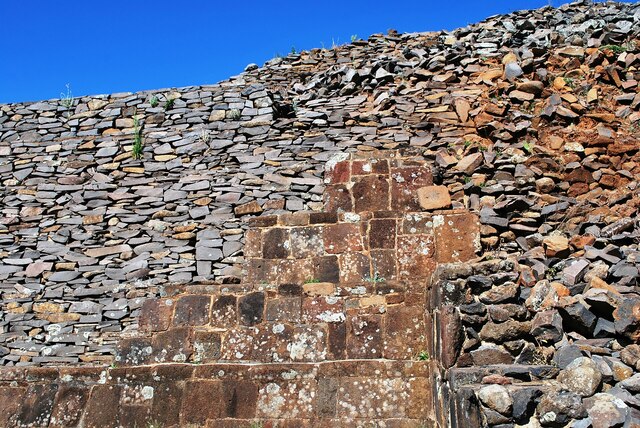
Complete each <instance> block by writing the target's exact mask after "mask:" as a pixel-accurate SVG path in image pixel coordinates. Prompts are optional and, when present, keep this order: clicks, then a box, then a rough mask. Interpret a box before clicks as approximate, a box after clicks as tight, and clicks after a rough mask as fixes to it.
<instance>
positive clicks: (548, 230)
mask: <svg viewBox="0 0 640 428" xmlns="http://www.w3.org/2000/svg"><path fill="white" fill-rule="evenodd" d="M639 29H640V6H638V5H637V4H633V3H631V4H621V3H597V4H588V3H574V4H571V5H566V6H563V7H561V8H559V9H552V8H543V9H540V10H537V11H526V12H516V13H513V14H509V15H505V16H499V17H492V18H489V19H488V20H486V21H484V22H482V23H479V24H476V25H472V26H469V27H466V28H462V29H459V30H455V31H453V32H450V33H445V32H442V33H420V34H404V35H401V34H397V33H395V32H390V33H389V34H387V35H374V36H372V37H371V38H370V39H369V40H367V41H356V42H354V43H352V44H349V45H345V46H339V47H337V48H336V49H332V50H319V49H316V50H312V51H310V52H302V53H299V54H292V55H289V56H288V57H286V58H277V59H274V60H271V61H269V62H268V63H266V64H265V65H264V66H263V67H255V66H249V67H247V70H246V71H245V72H244V73H242V74H241V75H239V76H237V77H234V78H232V79H230V80H228V81H225V82H222V83H220V84H217V85H212V86H203V87H192V88H182V89H178V90H163V91H154V92H145V93H138V94H114V95H110V96H97V97H83V98H79V99H76V100H74V102H73V105H72V106H70V107H68V106H66V105H64V104H63V103H61V102H60V100H49V101H46V102H38V103H21V104H11V105H3V106H0V180H1V182H2V187H0V198H1V200H2V205H1V207H0V305H1V308H2V318H1V319H0V328H1V329H2V330H0V363H2V364H5V365H15V364H44V365H48V364H60V363H73V364H78V363H105V362H109V361H111V359H112V358H113V355H114V352H115V342H116V341H117V339H118V338H119V337H120V336H122V335H123V334H124V335H125V336H126V335H132V334H135V333H136V330H137V317H138V315H139V309H140V307H141V305H142V304H143V302H144V300H145V299H146V298H148V297H152V296H161V295H163V293H164V291H163V290H164V288H165V287H166V286H168V285H169V284H172V283H187V284H194V283H207V282H212V281H213V282H217V283H232V282H238V281H239V278H240V277H241V276H242V271H241V269H242V263H243V260H244V259H243V243H244V232H245V230H246V228H247V222H246V220H247V219H248V218H249V217H251V216H256V215H260V214H272V213H281V212H285V211H287V212H288V211H300V210H311V211H314V210H319V209H321V207H322V194H323V191H324V189H325V183H324V182H323V179H322V171H323V169H324V164H325V163H326V162H327V161H328V160H329V159H331V158H332V157H333V156H334V155H335V154H336V153H340V152H345V151H348V152H354V151H356V150H360V151H367V150H375V149H378V150H391V149H393V150H398V149H400V150H402V151H405V152H407V153H411V154H413V155H417V156H419V157H421V158H422V159H424V160H427V161H429V162H431V164H432V165H433V173H434V174H433V175H434V180H433V181H434V184H435V186H444V187H446V190H447V192H445V195H443V198H444V201H445V202H444V203H446V204H448V199H447V196H448V197H449V198H450V200H451V205H452V207H453V208H468V209H470V210H472V211H475V212H477V213H478V214H479V215H480V219H481V223H482V227H481V234H482V239H481V242H482V245H483V251H484V256H483V259H481V260H480V261H479V262H478V263H477V264H473V265H467V266H447V267H446V269H444V270H443V271H442V272H443V273H442V276H441V277H439V278H436V279H435V280H434V281H437V283H440V284H443V287H444V288H442V289H443V290H445V291H443V293H442V295H441V298H442V304H443V305H445V307H449V308H452V309H451V311H450V312H447V311H449V309H442V313H443V319H446V320H449V321H451V320H452V321H451V322H453V325H458V326H460V330H459V331H462V332H463V334H457V333H456V330H455V329H453V328H451V331H452V332H453V333H450V335H451V337H449V339H448V340H450V343H452V344H454V345H455V346H453V347H451V348H450V349H448V350H447V352H449V353H450V355H445V354H444V353H443V354H442V356H441V359H442V363H443V364H444V366H445V367H444V368H445V369H449V368H450V367H457V368H454V369H451V370H449V374H448V375H447V373H445V372H443V376H445V375H447V376H450V377H449V378H448V380H449V381H450V382H451V383H450V386H451V387H452V388H453V389H454V390H455V389H456V388H458V387H460V391H461V392H460V397H463V396H464V397H467V398H468V399H469V400H471V401H474V400H479V402H480V403H481V404H482V407H481V409H482V412H480V413H477V414H476V416H477V417H478V418H480V419H482V418H484V419H482V421H483V422H480V419H479V422H478V423H485V424H488V425H501V424H502V425H504V426H508V424H513V423H519V424H523V423H526V422H527V421H529V423H530V424H531V426H537V425H536V424H542V425H543V426H564V425H566V424H571V423H575V424H577V425H574V426H588V424H589V423H591V424H593V425H594V426H617V424H618V425H622V424H627V426H633V425H632V422H630V421H634V423H635V420H636V419H640V416H638V409H640V405H639V404H638V402H637V399H636V398H635V397H634V394H635V393H636V392H637V391H638V387H637V385H636V383H637V379H636V378H637V377H638V374H637V373H638V371H639V369H640V365H639V363H638V359H639V358H640V348H639V347H638V345H637V344H636V342H637V341H638V339H639V338H640V316H639V315H638V313H640V309H639V308H640V294H639V293H638V277H639V274H638V269H639V266H638V263H639V262H638V254H639V250H638V241H639V234H640V226H639V225H638V221H637V218H636V217H637V212H638V206H639V202H640V195H639V193H640V192H639V190H638V177H639V176H640V163H639V161H640V155H639V154H638V150H639V148H640V143H639V142H638V137H639V135H640V111H639V109H640V93H639V91H638V88H639V86H638V81H639V80H640V71H639V70H640V40H638V38H639V34H640V30H639ZM169 100H172V101H169ZM135 117H137V118H139V121H140V123H141V125H142V129H141V135H142V137H143V141H144V148H143V149H144V150H143V158H142V159H140V160H135V159H133V158H132V156H131V146H132V143H133V140H134V134H135V132H136V131H135V127H134V118H135ZM438 189H439V190H440V191H442V187H438ZM433 191H435V189H434V190H433ZM445 285H446V286H445ZM445 313H446V314H447V316H446V317H444V314H445ZM456 320H457V321H456ZM447 334H449V333H447ZM584 357H588V358H589V359H588V360H585V359H584ZM587 361H590V362H587ZM496 363H502V364H508V365H509V367H507V368H504V367H503V368H501V369H499V370H498V369H497V368H496V369H495V370H493V369H492V370H493V371H492V370H485V371H484V372H482V373H484V375H483V376H481V377H479V378H478V375H477V373H480V372H477V371H476V372H473V373H476V374H474V375H471V374H469V373H471V372H472V371H473V370H474V369H475V368H477V367H478V366H484V365H487V364H489V365H493V364H496ZM513 364H515V365H514V366H511V365H513ZM532 365H533V367H538V368H531V367H532ZM525 366H526V367H528V368H527V369H526V370H525V371H526V373H527V374H526V375H524V374H522V373H524V372H525V371H523V370H524V369H523V368H522V367H525ZM514 367H519V368H518V369H515V368H514ZM543 368H544V369H543ZM456 370H458V372H456ZM456 373H458V374H456ZM576 373H577V374H579V376H577V375H576ZM462 378H464V380H460V379H462ZM485 378H486V379H485ZM446 380H447V379H445V377H443V382H444V381H446ZM523 381H526V383H529V384H530V385H529V386H524V385H520V383H521V382H523ZM532 383H535V385H532ZM489 384H491V385H489ZM502 384H504V385H502ZM482 385H485V386H482ZM465 388H466V389H465ZM486 388H490V389H486ZM465 391H468V392H469V394H470V395H466V396H465V395H464V394H465V393H466V392H465ZM523 391H525V392H523ZM523 403H526V405H524V404H523ZM531 418H532V419H531ZM589 420H590V421H591V422H589ZM573 421H579V422H573ZM625 421H626V422H625ZM580 424H582V425H580ZM607 424H608V425H607Z"/></svg>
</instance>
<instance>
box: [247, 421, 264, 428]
mask: <svg viewBox="0 0 640 428" xmlns="http://www.w3.org/2000/svg"><path fill="white" fill-rule="evenodd" d="M262 426H263V425H262V422H260V421H255V422H251V424H250V425H249V428H262Z"/></svg>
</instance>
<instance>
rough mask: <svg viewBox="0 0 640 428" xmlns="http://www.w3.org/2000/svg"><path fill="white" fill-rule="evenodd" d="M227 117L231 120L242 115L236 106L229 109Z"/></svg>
mask: <svg viewBox="0 0 640 428" xmlns="http://www.w3.org/2000/svg"><path fill="white" fill-rule="evenodd" d="M228 116H229V119H231V120H238V119H240V118H241V117H242V112H241V111H240V110H238V109H237V108H234V109H231V110H229V114H228Z"/></svg>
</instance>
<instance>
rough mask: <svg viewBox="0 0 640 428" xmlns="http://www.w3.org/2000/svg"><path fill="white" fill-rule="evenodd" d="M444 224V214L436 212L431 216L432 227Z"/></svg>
mask: <svg viewBox="0 0 640 428" xmlns="http://www.w3.org/2000/svg"><path fill="white" fill-rule="evenodd" d="M443 224H444V216H442V215H440V214H438V215H434V216H433V227H434V228H435V227H440V226H442V225H443Z"/></svg>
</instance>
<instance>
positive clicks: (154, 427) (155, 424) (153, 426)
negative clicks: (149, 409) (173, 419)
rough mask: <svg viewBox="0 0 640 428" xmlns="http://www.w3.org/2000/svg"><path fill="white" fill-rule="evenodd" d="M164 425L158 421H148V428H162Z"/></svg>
mask: <svg viewBox="0 0 640 428" xmlns="http://www.w3.org/2000/svg"><path fill="white" fill-rule="evenodd" d="M162 427H164V424H163V423H162V422H160V421H158V420H155V419H153V420H151V421H147V428H162Z"/></svg>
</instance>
